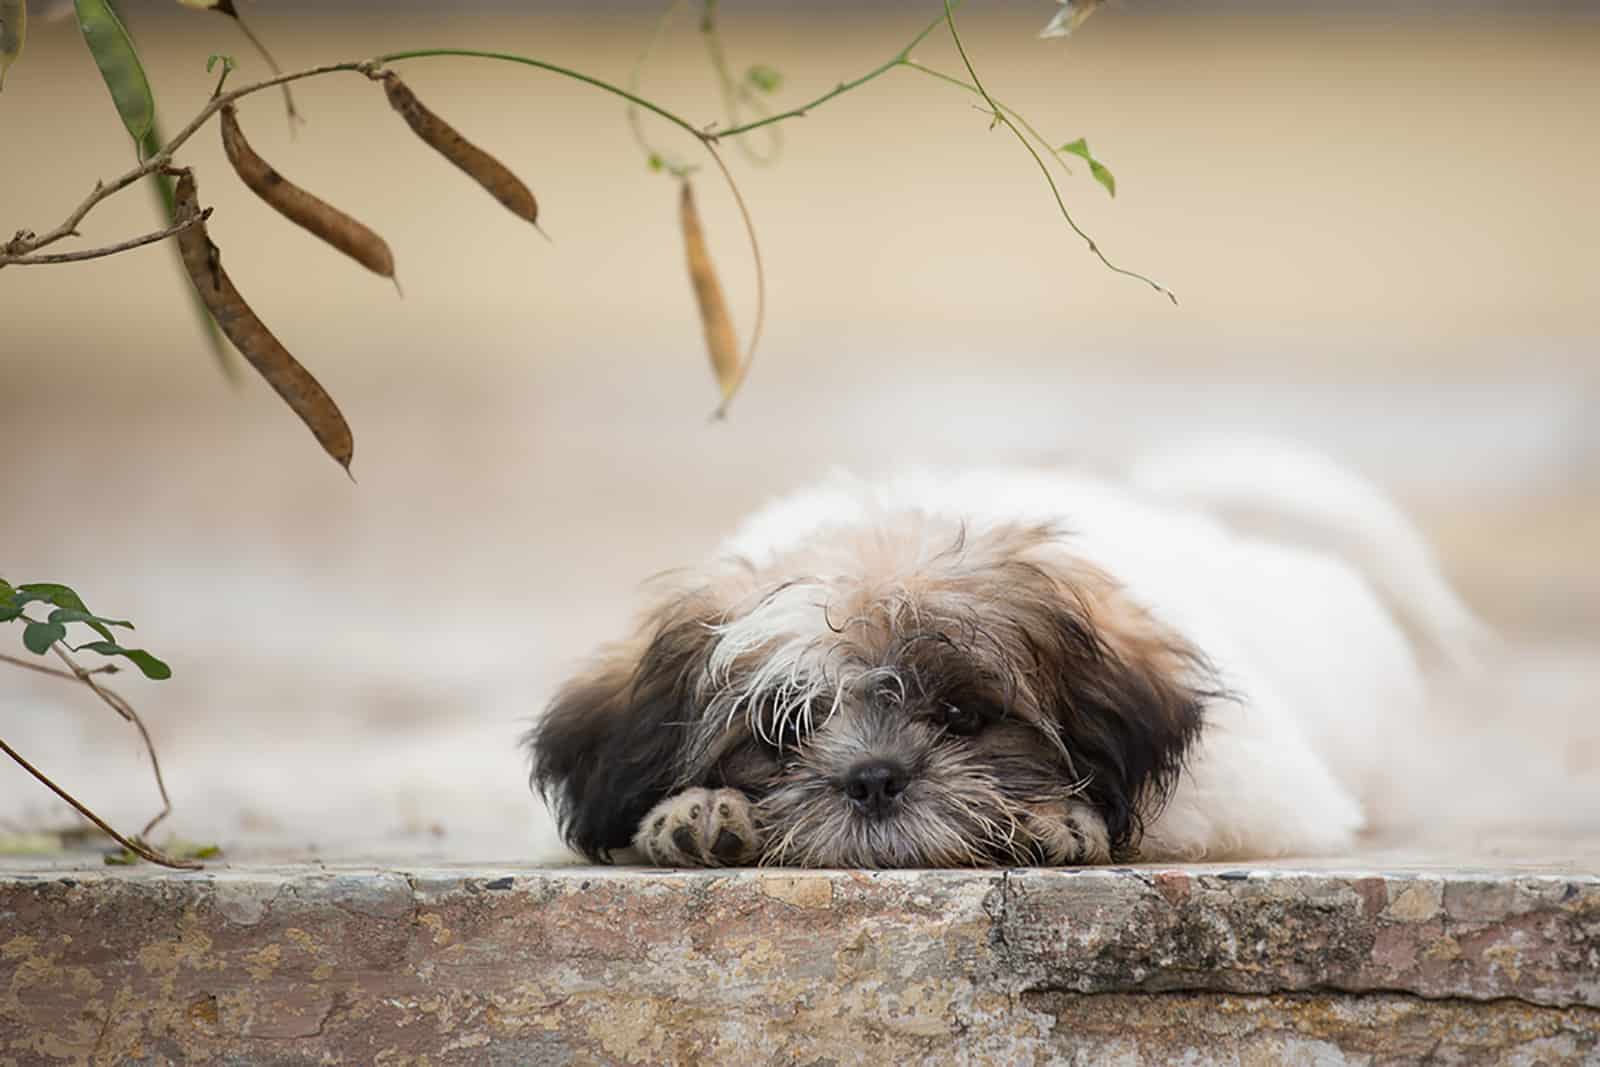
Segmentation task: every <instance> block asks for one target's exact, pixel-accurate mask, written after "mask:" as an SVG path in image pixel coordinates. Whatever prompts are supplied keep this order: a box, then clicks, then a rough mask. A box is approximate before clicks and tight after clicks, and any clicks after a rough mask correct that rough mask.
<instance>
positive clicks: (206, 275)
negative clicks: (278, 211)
mask: <svg viewBox="0 0 1600 1067" xmlns="http://www.w3.org/2000/svg"><path fill="white" fill-rule="evenodd" d="M177 201H178V217H179V218H184V219H187V218H191V217H193V216H194V215H196V214H198V213H199V211H200V204H199V194H198V193H197V192H196V189H195V182H194V173H193V172H192V171H188V170H185V171H183V172H181V173H180V175H179V177H178V191H177ZM177 241H178V251H179V252H181V253H182V254H183V266H184V269H185V270H187V271H188V273H189V280H190V281H192V282H193V283H194V287H195V289H196V290H197V291H198V292H199V293H200V299H201V300H203V301H205V305H206V309H207V310H208V311H210V312H211V316H212V317H213V318H214V319H216V321H217V325H218V326H220V327H222V332H223V333H224V334H225V335H226V336H227V338H228V340H229V341H232V342H233V347H235V348H237V349H238V350H239V353H240V355H242V356H244V358H245V359H247V360H249V361H250V365H251V366H252V367H254V368H255V369H256V370H258V371H260V372H261V376H262V377H263V378H265V379H266V380H267V384H268V385H270V386H272V388H273V389H274V390H275V391H276V392H277V394H278V395H279V396H280V397H282V398H283V401H284V403H286V404H288V405H289V407H290V408H291V409H292V410H293V411H294V413H295V414H296V415H299V416H300V419H301V421H302V422H304V423H305V424H306V426H307V427H309V428H310V430H311V432H312V433H313V434H314V435H316V438H317V441H318V442H320V443H321V445H322V447H323V449H324V450H325V451H326V452H327V453H328V455H330V456H332V457H333V458H334V460H335V461H337V462H338V464H339V466H341V467H343V468H344V469H345V471H346V472H348V471H349V470H350V460H351V457H352V456H353V455H354V454H355V440H354V438H353V437H352V436H351V433H350V424H349V423H347V422H345V420H344V416H343V415H342V414H340V412H339V407H338V405H337V404H335V403H334V402H333V397H331V396H329V395H328V392H327V390H326V389H324V388H322V386H321V384H319V383H318V382H317V380H316V379H315V378H313V377H312V376H311V372H310V371H308V370H306V369H305V367H303V366H301V365H300V363H299V361H298V360H296V359H295V358H294V357H293V356H291V355H290V354H289V351H288V349H286V348H284V347H283V345H282V344H281V343H280V342H279V341H278V339H277V338H276V337H274V336H272V333H271V332H270V331H269V330H268V329H267V328H266V326H265V325H263V324H262V322H261V320H260V319H259V318H257V317H256V313H255V312H254V311H252V310H250V305H249V304H247V303H245V301H244V297H242V296H240V295H239V290H238V289H236V288H234V285H233V281H232V279H230V278H229V277H228V273H227V271H225V270H223V269H222V254H221V252H220V251H219V250H218V249H217V246H216V245H214V244H212V243H211V236H210V234H208V233H207V232H206V226H205V223H204V222H199V223H196V224H195V225H193V226H190V227H189V228H188V229H187V230H184V231H183V232H182V233H180V234H178V237H177Z"/></svg>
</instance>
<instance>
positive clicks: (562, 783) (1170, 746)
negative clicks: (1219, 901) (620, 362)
mask: <svg viewBox="0 0 1600 1067" xmlns="http://www.w3.org/2000/svg"><path fill="white" fill-rule="evenodd" d="M1209 677H1210V676H1209V672H1208V671H1207V670H1206V668H1205V665H1204V664H1203V662H1202V660H1201V659H1200V657H1199V656H1198V655H1197V654H1196V653H1195V652H1194V651H1193V650H1192V649H1190V648H1189V647H1188V645H1187V644H1186V643H1185V642H1184V641H1183V640H1182V639H1180V638H1179V637H1178V636H1177V635H1176V634H1174V633H1172V632H1171V631H1169V630H1168V629H1166V628H1164V627H1163V626H1161V625H1160V624H1159V623H1158V622H1156V621H1155V620H1154V619H1152V618H1151V617H1150V616H1149V615H1148V614H1147V613H1146V612H1145V611H1143V610H1142V609H1141V608H1139V607H1138V606H1137V605H1136V604H1135V603H1134V602H1133V601H1132V600H1131V599H1130V598H1128V597H1127V596H1126V595H1125V594H1124V593H1123V591H1122V589H1121V588H1120V587H1119V586H1118V585H1117V583H1116V582H1114V581H1113V580H1111V578H1109V577H1108V576H1107V575H1106V574H1104V573H1103V572H1102V571H1100V570H1098V569H1097V568H1095V567H1093V566H1091V565H1089V564H1088V563H1087V562H1085V561H1084V560H1083V559H1081V558H1079V557H1078V556H1077V555H1075V554H1074V552H1073V550H1072V538H1071V537H1070V536H1069V535H1068V534H1067V533H1066V532H1064V531H1062V530H1060V529H1058V528H1056V527H1054V526H1051V525H1049V524H1042V523H997V524H993V525H990V526H987V527H983V528H978V527H975V526H969V525H968V524H966V523H963V522H960V521H957V520H952V519H948V518H943V517H934V516H930V515H927V514H923V513H920V512H915V511H906V512H901V513H898V514H894V515H889V516H879V517H876V519H875V521H873V522H871V523H867V524H861V525H840V526H836V527H833V528H829V529H824V530H820V531H817V532H816V534H815V535H814V536H811V537H809V538H807V539H806V540H805V542H804V543H803V544H801V545H799V546H797V547H794V548H792V549H789V550H787V551H783V552H780V553H775V554H774V555H773V556H772V557H771V558H770V559H767V560H764V561H762V562H761V563H760V564H759V565H756V564H751V563H748V562H740V561H736V562H732V563H726V564H719V565H716V566H713V567H712V568H710V569H709V570H707V571H706V572H703V573H701V574H698V575H693V576H690V577H689V578H687V579H686V580H682V581H681V583H680V588H679V589H678V590H677V591H675V592H673V593H671V594H670V595H668V596H666V597H665V599H664V600H663V601H662V602H661V603H660V604H659V605H658V606H657V607H656V608H655V610H654V611H652V612H651V613H650V614H649V615H648V616H647V617H646V618H645V620H644V622H643V624H642V626H641V628H640V630H639V632H638V633H637V634H636V636H635V637H634V638H633V639H632V640H631V641H629V642H627V643H626V644H624V645H621V646H618V647H617V648H615V649H613V650H611V652H610V653H608V654H607V655H606V656H605V657H604V658H603V659H602V660H601V662H600V663H599V664H598V665H597V666H596V667H595V668H594V669H593V670H592V671H591V673H590V674H589V675H587V676H586V677H583V678H580V679H578V680H577V681H575V682H574V683H572V684H571V685H569V686H568V687H567V688H566V689H565V690H564V691H563V692H562V693H561V694H560V695H559V696H558V697H557V698H556V701H555V703H554V704H553V705H552V707H551V709H550V711H549V713H548V714H547V716H546V717H545V719H544V720H543V721H542V722H541V723H540V724H539V725H538V726H537V727H536V728H535V729H534V731H532V732H531V733H530V735H529V746H530V749H531V752H532V755H533V760H534V780H535V782H536V783H537V784H538V786H539V787H540V789H541V790H543V791H544V792H545V794H546V796H547V797H548V798H549V799H551V801H552V802H553V804H554V807H555V809H556V811H557V813H558V816H559V818H560V820H561V824H562V829H563V831H564V833H565V834H566V836H567V839H568V840H569V842H571V843H572V844H573V845H574V846H575V847H577V848H578V849H580V850H581V851H583V852H585V853H586V854H588V855H590V856H593V857H605V856H607V855H608V854H609V853H610V851H611V850H613V849H617V848H621V847H623V846H626V845H627V844H628V843H629V842H630V840H631V839H632V838H633V837H634V835H635V833H636V831H637V830H638V829H639V826H640V823H641V821H642V820H643V819H644V817H645V815H646V814H647V813H649V812H651V810H652V809H654V808H656V807H657V805H660V804H661V803H662V802H663V801H664V800H665V799H666V798H667V797H669V796H671V795H674V794H678V793H680V792H682V791H684V790H689V789H700V788H706V789H734V790H737V791H739V793H741V794H743V795H744V796H746V797H747V798H749V800H750V801H751V802H752V804H753V810H754V813H755V821H756V824H757V829H758V832H759V834H760V836H761V838H762V857H763V860H764V861H765V862H772V863H783V864H793V865H805V866H872V867H882V866H950V865H962V866H968V865H987V864H1001V863H1034V862H1045V863H1061V862H1081V861H1094V860H1104V859H1107V858H1109V856H1110V855H1111V854H1112V853H1117V854H1126V853H1129V852H1131V851H1132V850H1133V849H1134V848H1135V847H1136V846H1137V842H1138V839H1139V834H1140V828H1141V826H1142V824H1143V821H1144V820H1145V819H1146V818H1148V817H1150V816H1151V815H1152V814H1153V813H1154V812H1155V811H1156V810H1158V809H1159V806H1160V805H1161V803H1162V801H1163V800H1164V798H1165V796H1166V794H1167V791H1168V790H1169V789H1170V787H1171V785H1172V784H1173V781H1174V780H1175V778H1176V776H1177V774H1178V772H1179V769H1180V767H1181V765H1182V761H1183V758H1184V755H1185V753H1186V752H1187V751H1188V748H1189V746H1190V745H1191V744H1192V742H1193V741H1194V740H1195V738H1196V736H1197V734H1198V732H1199V730H1200V727H1201V722H1202V705H1203V703H1204V701H1205V700H1206V698H1207V697H1208V696H1209V695H1211V693H1212V691H1213V690H1214V688H1215V686H1214V685H1213V684H1212V683H1211V681H1210V680H1209Z"/></svg>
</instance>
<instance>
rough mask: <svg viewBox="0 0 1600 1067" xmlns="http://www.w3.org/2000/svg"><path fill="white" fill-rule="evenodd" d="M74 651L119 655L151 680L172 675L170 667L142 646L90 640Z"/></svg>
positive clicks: (165, 678)
mask: <svg viewBox="0 0 1600 1067" xmlns="http://www.w3.org/2000/svg"><path fill="white" fill-rule="evenodd" d="M72 651H74V652H98V653H100V655H102V656H121V657H123V658H124V659H126V660H128V661H130V662H131V663H132V664H133V665H134V666H135V667H138V668H139V670H140V671H141V672H142V673H143V674H144V676H145V677H146V678H149V679H151V680H152V681H157V682H162V681H165V680H167V679H168V678H171V677H172V668H171V667H169V666H167V665H166V664H165V663H163V662H161V661H160V660H159V659H157V658H156V657H154V656H152V655H151V654H150V653H148V652H146V651H145V650H144V649H142V648H123V647H122V646H121V645H119V644H117V643H116V642H115V641H90V642H89V643H88V644H86V645H79V646H78V647H77V648H75V649H73V650H72Z"/></svg>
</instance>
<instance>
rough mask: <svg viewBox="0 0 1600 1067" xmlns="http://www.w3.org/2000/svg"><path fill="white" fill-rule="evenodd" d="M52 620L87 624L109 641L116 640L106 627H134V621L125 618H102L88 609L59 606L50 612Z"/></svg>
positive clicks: (63, 622)
mask: <svg viewBox="0 0 1600 1067" xmlns="http://www.w3.org/2000/svg"><path fill="white" fill-rule="evenodd" d="M50 621H51V622H59V623H62V624H63V625H64V624H66V623H69V622H81V623H83V624H84V625H85V626H88V627H90V628H91V629H93V630H94V632H95V633H97V634H99V635H100V636H101V637H103V638H105V639H106V640H107V641H114V640H116V639H115V638H114V637H112V636H111V631H110V630H108V629H106V627H108V626H121V627H124V628H125V629H129V630H131V629H133V623H131V622H128V621H126V620H124V619H105V618H101V617H100V616H99V615H92V614H90V613H89V612H87V611H79V610H78V609H77V608H57V609H56V610H54V611H52V612H51V613H50Z"/></svg>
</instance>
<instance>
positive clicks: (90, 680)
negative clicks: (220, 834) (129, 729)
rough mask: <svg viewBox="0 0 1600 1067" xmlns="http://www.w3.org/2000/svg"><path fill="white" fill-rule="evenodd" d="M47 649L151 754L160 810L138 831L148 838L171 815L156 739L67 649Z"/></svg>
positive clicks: (55, 646) (124, 703)
mask: <svg viewBox="0 0 1600 1067" xmlns="http://www.w3.org/2000/svg"><path fill="white" fill-rule="evenodd" d="M50 650H51V651H52V652H54V653H55V654H56V656H57V657H58V658H59V659H60V660H61V662H62V663H65V664H66V665H67V669H68V670H70V671H72V673H73V675H75V676H76V677H77V678H78V680H79V681H81V682H82V683H83V684H84V685H86V686H88V687H89V688H90V689H92V690H94V695H95V696H97V697H99V698H100V699H101V700H102V701H104V702H105V703H106V706H108V707H109V708H110V709H111V710H112V711H114V712H116V713H117V714H118V715H121V716H122V717H123V718H124V719H125V720H127V721H128V722H131V723H133V728H134V729H135V730H138V731H139V737H140V739H141V740H142V741H143V742H144V750H145V752H147V753H148V754H149V756H150V769H151V770H153V771H154V772H155V778H156V789H157V791H159V792H160V794H161V810H160V811H159V812H157V813H156V815H155V817H154V818H153V819H151V820H150V821H149V822H147V823H145V826H144V829H143V830H142V831H140V834H139V836H140V837H148V836H149V835H150V831H151V830H154V829H155V828H156V825H157V824H158V823H160V822H161V820H162V819H165V818H166V817H167V816H168V815H171V814H172V798H171V797H169V796H167V783H166V779H164V778H163V777H162V776H161V761H160V760H159V759H157V758H156V746H155V742H153V741H151V740H150V731H149V730H146V729H145V728H144V720H143V719H141V718H139V713H138V712H136V711H134V710H133V705H132V704H129V703H128V702H127V700H125V699H123V697H122V695H121V694H120V693H116V692H113V691H112V690H110V689H107V688H106V687H105V686H103V685H101V684H100V683H98V682H96V681H95V680H94V674H93V672H92V671H88V670H85V669H84V668H83V666H82V665H80V664H79V663H78V661H77V660H75V659H73V658H72V657H71V656H69V655H67V650H66V649H64V648H62V647H61V643H60V642H59V641H58V642H56V643H55V644H53V645H51V646H50Z"/></svg>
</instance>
